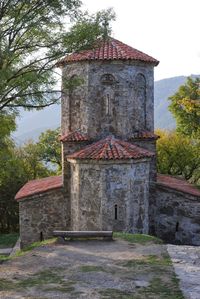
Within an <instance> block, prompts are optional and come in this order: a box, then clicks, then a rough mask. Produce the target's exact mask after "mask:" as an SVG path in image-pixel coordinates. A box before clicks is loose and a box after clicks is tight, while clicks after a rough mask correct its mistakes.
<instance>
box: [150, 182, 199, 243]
mask: <svg viewBox="0 0 200 299" xmlns="http://www.w3.org/2000/svg"><path fill="white" fill-rule="evenodd" d="M151 211H152V213H153V214H154V225H155V227H154V228H155V231H154V233H155V235H156V236H158V237H160V238H161V239H163V240H164V241H166V242H168V243H174V244H188V245H200V197H199V196H195V195H191V194H189V193H185V192H181V191H178V190H175V189H172V188H170V187H166V186H163V185H161V184H159V183H157V184H156V188H155V200H154V206H153V207H152V209H151Z"/></svg>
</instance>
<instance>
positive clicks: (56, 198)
mask: <svg viewBox="0 0 200 299" xmlns="http://www.w3.org/2000/svg"><path fill="white" fill-rule="evenodd" d="M66 215H67V213H66V204H65V200H64V196H63V189H62V188H57V189H54V190H49V191H47V192H43V193H39V194H35V195H33V196H30V197H27V198H24V199H23V200H21V201H19V218H20V238H21V248H23V247H25V246H27V245H29V244H31V243H33V242H37V241H42V240H43V239H48V238H50V237H52V232H53V230H62V229H66V220H67V219H66Z"/></svg>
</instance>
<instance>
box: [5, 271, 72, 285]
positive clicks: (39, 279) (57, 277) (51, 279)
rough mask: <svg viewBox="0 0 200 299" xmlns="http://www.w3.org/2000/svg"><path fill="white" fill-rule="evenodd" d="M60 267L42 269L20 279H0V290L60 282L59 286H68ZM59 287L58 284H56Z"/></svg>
mask: <svg viewBox="0 0 200 299" xmlns="http://www.w3.org/2000/svg"><path fill="white" fill-rule="evenodd" d="M61 270H62V269H60V268H59V269H57V268H50V269H47V270H44V271H40V272H37V273H35V274H33V275H31V276H29V277H28V278H25V279H21V280H20V281H16V280H13V281H12V280H9V279H0V291H9V290H13V289H14V290H16V291H20V290H24V289H26V288H29V287H34V286H38V287H41V286H46V285H47V284H50V283H53V284H59V285H60V284H61V287H68V289H69V285H67V286H66V285H65V282H64V281H63V280H62V279H63V275H62V274H61V273H60V272H61ZM70 286H71V284H70ZM58 287H59V286H58Z"/></svg>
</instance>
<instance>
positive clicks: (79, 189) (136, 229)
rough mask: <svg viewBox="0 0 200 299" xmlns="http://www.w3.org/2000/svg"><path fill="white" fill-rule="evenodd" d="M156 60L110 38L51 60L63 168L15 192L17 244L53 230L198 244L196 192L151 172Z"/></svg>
mask: <svg viewBox="0 0 200 299" xmlns="http://www.w3.org/2000/svg"><path fill="white" fill-rule="evenodd" d="M158 63H159V62H158V61H157V60H156V59H154V58H153V57H151V56H149V55H147V54H144V53H143V52H141V51H138V50H136V49H134V48H132V47H130V46H128V45H126V44H124V43H122V42H120V41H118V40H116V39H114V38H111V37H110V38H108V39H106V40H102V41H98V42H97V44H96V45H95V46H94V47H92V49H90V50H84V51H81V52H79V53H72V54H70V55H68V56H67V57H65V58H63V59H62V60H60V61H59V62H58V63H57V65H58V66H59V67H60V68H61V69H62V103H61V109H62V113H61V115H62V116H61V137H60V141H61V144H62V165H63V168H62V169H63V171H62V176H57V177H49V178H44V179H39V180H34V181H30V182H28V183H27V184H26V185H25V186H23V187H22V188H21V189H20V190H19V192H18V193H17V195H16V200H17V201H19V214H20V237H21V246H22V247H24V246H26V245H28V244H30V243H32V242H35V241H39V240H42V239H43V238H45V239H46V238H49V237H51V236H52V232H53V230H113V231H125V232H130V233H144V234H154V235H156V236H158V237H160V238H162V239H164V240H165V241H167V242H172V243H179V244H180V243H181V244H195V245H200V191H199V190H198V189H196V188H195V187H193V186H192V185H190V184H189V183H187V182H186V181H184V180H181V179H178V178H174V177H170V176H166V175H159V174H157V173H156V140H157V139H158V136H156V135H155V134H154V67H155V66H157V65H158ZM69 82H71V84H69ZM73 82H78V83H77V84H73Z"/></svg>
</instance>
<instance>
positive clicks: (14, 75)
mask: <svg viewBox="0 0 200 299" xmlns="http://www.w3.org/2000/svg"><path fill="white" fill-rule="evenodd" d="M80 8H81V2H80V1H79V0H54V1H51V0H44V1H35V0H30V1H26V0H20V1H16V0H4V1H1V2H0V110H5V109H6V111H8V110H9V111H11V110H12V111H13V110H14V111H18V107H25V108H26V109H32V108H38V109H41V108H43V107H45V106H48V105H51V104H54V103H56V102H58V101H59V99H60V95H61V93H60V89H58V88H57V82H58V75H59V74H58V73H57V72H55V70H54V69H55V63H56V62H57V61H58V60H59V59H60V58H61V57H63V56H64V55H66V54H68V53H71V52H72V51H76V50H80V49H83V48H86V47H88V45H89V44H91V43H92V42H93V41H96V39H97V38H99V37H101V36H103V35H105V32H106V33H108V32H109V22H110V21H111V20H112V19H113V18H114V14H113V12H112V11H111V10H108V11H102V12H98V13H97V14H96V15H93V16H90V15H89V14H88V13H83V12H82V11H81V10H80ZM69 24H70V26H71V28H70V29H69ZM67 29H69V30H68V31H67Z"/></svg>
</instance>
